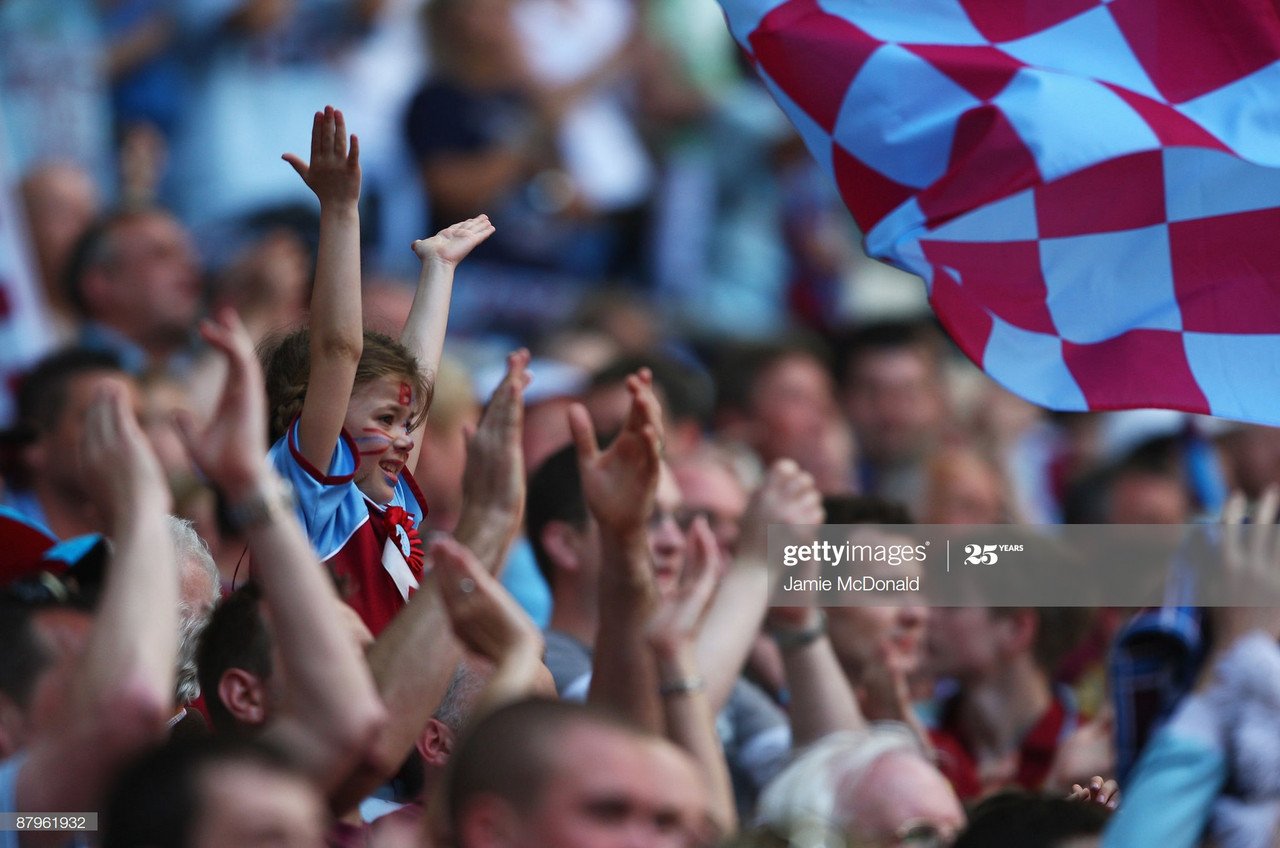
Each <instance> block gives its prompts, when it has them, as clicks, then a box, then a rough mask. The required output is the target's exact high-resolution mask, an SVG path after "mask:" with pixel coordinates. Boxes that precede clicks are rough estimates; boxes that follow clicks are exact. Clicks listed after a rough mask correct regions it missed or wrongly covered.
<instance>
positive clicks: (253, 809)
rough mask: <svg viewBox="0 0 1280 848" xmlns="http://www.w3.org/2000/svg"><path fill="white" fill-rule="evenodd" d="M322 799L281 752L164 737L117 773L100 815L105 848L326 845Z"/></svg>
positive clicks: (226, 741)
mask: <svg viewBox="0 0 1280 848" xmlns="http://www.w3.org/2000/svg"><path fill="white" fill-rule="evenodd" d="M326 823H327V811H326V809H325V805H324V799H323V798H322V797H321V795H320V793H319V792H318V791H317V790H316V787H315V785H314V784H313V783H312V782H311V781H310V780H308V779H307V777H306V774H305V773H304V772H303V771H302V770H301V769H300V768H299V767H298V766H297V765H296V764H295V763H294V762H293V760H292V759H290V758H289V757H288V756H287V755H286V754H284V753H283V752H281V751H279V750H277V749H276V748H274V747H272V746H270V745H267V744H264V743H262V742H261V741H249V740H246V739H244V738H242V737H236V736H215V737H208V738H201V739H197V740H188V741H185V742H179V743H170V744H168V745H166V746H164V747H163V748H159V749H157V750H155V751H152V752H150V753H148V754H146V755H145V756H143V757H142V758H140V759H139V760H138V761H137V762H135V763H133V764H132V765H131V766H130V767H129V768H128V769H126V770H125V771H124V772H123V773H122V774H121V776H120V778H119V780H118V781H117V782H116V784H115V789H114V790H113V791H112V793H111V796H110V797H109V799H108V800H107V803H106V806H105V807H104V808H103V814H102V831H103V832H102V845H103V846H104V848H133V846H138V845H153V846H156V848H187V846H196V845H228V846H230V845H266V844H278V845H289V846H293V848H320V846H323V845H324V844H325V841H324V833H325V826H326Z"/></svg>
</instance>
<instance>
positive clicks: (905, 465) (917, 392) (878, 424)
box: [840, 323, 949, 506]
mask: <svg viewBox="0 0 1280 848" xmlns="http://www.w3.org/2000/svg"><path fill="white" fill-rule="evenodd" d="M941 345H942V341H941V339H940V338H938V334H937V332H936V331H935V330H934V329H933V327H932V326H931V325H927V324H910V323H892V324H875V325H870V326H868V327H865V328H863V329H861V330H858V331H857V332H856V333H854V334H852V335H851V336H850V337H849V338H848V339H847V340H846V341H845V343H844V345H843V347H842V350H841V354H840V355H841V362H840V366H841V368H840V374H841V377H840V391H841V399H842V401H843V404H844V410H845V414H846V415H848V416H849V420H850V422H852V424H853V431H854V434H855V435H856V436H857V439H858V449H859V450H860V451H861V459H862V464H861V483H862V487H861V489H862V491H864V492H866V493H867V494H873V495H879V496H880V497H884V498H890V499H892V500H896V501H900V502H902V503H905V504H907V505H908V506H916V505H919V504H920V503H921V500H920V498H921V495H922V492H923V487H924V462H925V460H926V459H927V458H928V456H929V454H930V453H931V452H932V451H933V450H935V449H937V448H938V447H939V446H940V445H941V443H942V439H943V435H944V430H945V429H946V427H947V424H948V411H949V402H948V398H947V391H946V384H945V381H944V374H943V361H942V356H943V352H942V347H941Z"/></svg>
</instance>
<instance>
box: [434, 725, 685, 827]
mask: <svg viewBox="0 0 1280 848" xmlns="http://www.w3.org/2000/svg"><path fill="white" fill-rule="evenodd" d="M587 763H590V764H591V766H592V767H591V768H583V765H584V764H587ZM447 792H448V799H449V800H448V816H449V824H450V827H451V830H452V833H453V838H454V840H455V844H456V845H457V846H458V848H490V846H497V845H502V844H507V843H508V842H510V841H512V840H517V839H518V840H519V841H520V843H521V844H523V845H527V846H529V848H570V846H583V848H586V846H599V845H606V844H614V841H615V840H617V841H623V840H625V841H626V844H628V845H635V846H637V848H665V846H670V848H693V846H695V845H699V844H702V840H703V838H704V837H705V834H706V818H707V794H706V789H705V788H704V786H703V784H702V780H701V778H700V776H699V774H698V772H697V770H696V769H695V767H694V765H693V763H692V761H691V760H690V759H689V757H688V755H686V754H685V753H684V752H683V751H680V750H679V749H677V748H676V747H675V746H673V745H672V744H671V743H669V742H667V741H665V740H663V739H661V738H659V737H656V736H652V735H649V734H647V733H644V732H642V731H640V730H637V729H636V728H634V727H632V726H630V725H628V724H626V723H625V722H623V721H621V720H620V719H618V718H615V717H614V716H613V715H612V714H610V713H605V712H601V711H597V710H592V709H590V708H587V707H583V706H581V705H575V704H566V703H561V702H554V701H524V702H521V703H516V704H512V705H511V706H508V707H505V708H504V709H501V710H498V711H497V712H495V713H493V714H492V715H490V716H489V717H488V718H486V719H485V720H483V721H482V722H480V723H479V724H478V725H476V727H475V728H473V729H472V732H471V733H470V734H468V735H467V737H466V738H465V740H464V741H463V742H462V744H461V745H460V746H459V747H458V749H457V751H456V752H455V754H454V756H453V763H452V766H451V768H450V772H449V780H448V788H447Z"/></svg>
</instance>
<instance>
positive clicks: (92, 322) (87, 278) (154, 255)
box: [67, 208, 202, 374]
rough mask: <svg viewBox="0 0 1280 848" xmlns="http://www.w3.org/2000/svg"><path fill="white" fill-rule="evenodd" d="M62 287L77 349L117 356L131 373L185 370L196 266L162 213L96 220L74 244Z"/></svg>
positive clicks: (185, 241) (179, 231)
mask: <svg viewBox="0 0 1280 848" xmlns="http://www.w3.org/2000/svg"><path fill="white" fill-rule="evenodd" d="M67 290H68V297H69V299H70V301H71V304H72V306H73V307H74V309H75V311H76V314H77V316H78V317H79V318H80V319H81V321H82V322H83V325H82V330H81V335H80V340H81V343H82V344H84V345H86V346H88V347H93V348H100V349H103V350H109V351H112V352H114V353H116V354H117V355H119V356H120V358H121V361H122V362H123V363H124V366H125V368H126V369H127V370H128V371H130V372H131V373H134V374H140V373H141V372H143V371H146V370H148V369H156V370H161V371H165V370H168V371H173V372H175V373H180V372H182V371H183V370H185V369H186V368H189V367H190V364H191V355H192V348H193V344H194V336H193V331H194V328H195V322H196V317H197V316H198V315H199V312H200V307H201V294H202V286H201V279H200V269H199V266H198V265H197V261H196V255H195V249H194V247H193V245H192V241H191V236H190V234H189V233H188V232H187V230H186V228H185V227H184V226H183V225H182V224H181V223H180V222H179V221H178V219H177V218H175V217H173V216H172V215H171V214H169V213H168V212H165V211H164V210H161V209H155V208H152V209H141V210H128V211H119V212H113V213H110V214H108V215H107V216H106V217H105V218H102V219H100V220H99V221H98V222H97V223H95V224H94V226H93V227H92V228H90V229H89V230H88V232H86V233H85V234H84V236H83V237H82V238H81V239H80V242H79V243H78V244H77V245H76V250H75V253H74V254H73V256H72V259H71V263H70V265H69V266H68V268H67Z"/></svg>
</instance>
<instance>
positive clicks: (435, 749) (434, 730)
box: [415, 718, 456, 768]
mask: <svg viewBox="0 0 1280 848" xmlns="http://www.w3.org/2000/svg"><path fill="white" fill-rule="evenodd" d="M455 741H456V740H454V738H453V731H452V730H451V729H450V728H449V726H448V725H447V724H445V723H444V722H442V721H440V720H439V719H436V718H429V719H427V724H426V726H425V727H423V728H422V732H421V733H419V734H418V739H417V741H416V743H415V744H416V746H417V748H418V753H419V754H420V755H421V756H422V760H423V762H425V763H426V764H427V765H429V766H432V767H434V768H444V766H445V764H447V763H448V762H449V758H450V757H452V756H453V748H454V744H455Z"/></svg>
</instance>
